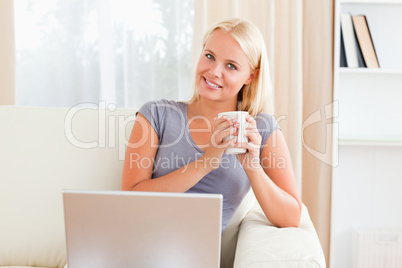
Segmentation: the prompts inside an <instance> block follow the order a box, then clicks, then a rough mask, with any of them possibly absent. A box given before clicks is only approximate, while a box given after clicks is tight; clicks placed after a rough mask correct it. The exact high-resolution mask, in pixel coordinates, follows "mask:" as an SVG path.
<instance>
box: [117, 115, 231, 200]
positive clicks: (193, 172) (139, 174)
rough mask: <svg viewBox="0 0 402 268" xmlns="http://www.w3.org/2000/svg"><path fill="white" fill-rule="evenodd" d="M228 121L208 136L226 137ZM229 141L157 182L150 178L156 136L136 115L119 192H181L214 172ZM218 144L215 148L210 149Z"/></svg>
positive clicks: (219, 138)
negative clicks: (215, 133)
mask: <svg viewBox="0 0 402 268" xmlns="http://www.w3.org/2000/svg"><path fill="white" fill-rule="evenodd" d="M231 125H232V123H231V121H229V120H222V119H218V121H217V122H216V128H215V129H214V131H218V134H217V135H212V136H213V137H214V138H216V139H217V140H222V139H223V137H225V136H227V135H229V133H230V126H231ZM230 142H233V141H232V140H229V141H228V142H226V143H223V144H222V143H220V142H219V141H218V142H217V143H211V142H210V145H209V147H208V149H207V150H206V151H205V153H204V155H203V156H201V157H200V158H199V159H197V160H195V161H194V162H191V163H189V164H188V165H186V166H183V167H182V168H180V169H178V170H176V171H173V172H171V173H169V174H167V175H165V176H162V177H160V178H155V179H151V178H152V169H153V163H154V160H155V155H156V152H157V150H158V144H159V140H158V136H157V134H156V132H155V130H154V129H153V127H152V126H151V124H150V123H149V121H148V120H147V119H146V118H145V117H144V116H143V115H142V114H140V113H138V115H137V118H136V120H135V123H134V127H133V130H132V132H131V135H130V139H129V144H128V146H127V150H126V158H125V161H124V167H123V175H122V190H132V191H161V192H185V191H187V190H188V189H190V188H191V187H193V186H194V185H195V184H196V183H197V182H198V181H200V180H201V179H202V178H203V177H204V176H205V175H207V174H208V173H209V172H210V171H212V170H213V169H216V168H218V166H219V161H220V159H221V157H222V154H223V151H224V150H225V148H226V147H228V146H229V145H230ZM213 144H219V145H220V146H219V148H218V147H216V146H213Z"/></svg>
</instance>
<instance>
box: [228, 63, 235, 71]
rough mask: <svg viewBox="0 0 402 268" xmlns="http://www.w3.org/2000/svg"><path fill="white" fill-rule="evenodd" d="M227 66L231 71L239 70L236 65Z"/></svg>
mask: <svg viewBox="0 0 402 268" xmlns="http://www.w3.org/2000/svg"><path fill="white" fill-rule="evenodd" d="M227 66H228V67H229V69H231V70H237V68H236V66H234V65H233V64H231V63H229V64H228V65H227Z"/></svg>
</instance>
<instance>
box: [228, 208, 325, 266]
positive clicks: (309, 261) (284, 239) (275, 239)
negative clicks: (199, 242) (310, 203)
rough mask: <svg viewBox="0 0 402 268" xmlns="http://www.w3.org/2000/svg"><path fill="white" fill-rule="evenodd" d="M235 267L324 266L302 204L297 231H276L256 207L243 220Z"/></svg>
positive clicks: (294, 229)
mask: <svg viewBox="0 0 402 268" xmlns="http://www.w3.org/2000/svg"><path fill="white" fill-rule="evenodd" d="M234 267H238V268H239V267H241V268H244V267H248V268H250V267H253V268H256V267H298V268H300V267H320V268H324V267H325V258H324V254H323V251H322V248H321V244H320V241H319V239H318V236H317V233H316V231H315V228H314V225H313V223H312V222H311V219H310V215H309V213H308V210H307V207H306V206H305V205H304V204H303V208H302V215H301V220H300V225H299V227H298V228H277V227H275V226H273V224H272V223H270V222H269V221H268V220H267V218H266V217H265V215H264V213H263V211H262V209H261V207H260V206H259V205H258V203H257V204H256V206H255V207H254V208H253V209H252V210H251V211H250V212H249V213H248V214H247V215H246V217H245V218H244V220H243V222H242V224H241V226H240V230H239V236H238V241H237V247H236V255H235V264H234Z"/></svg>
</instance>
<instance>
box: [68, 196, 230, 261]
mask: <svg viewBox="0 0 402 268" xmlns="http://www.w3.org/2000/svg"><path fill="white" fill-rule="evenodd" d="M63 200H64V218H65V228H66V242H67V259H68V266H69V268H80V267H85V268H88V267H113V268H114V267H119V268H124V267H202V268H204V267H219V262H220V246H221V245H220V243H221V241H220V238H221V213H222V195H217V194H185V193H156V192H123V191H64V192H63Z"/></svg>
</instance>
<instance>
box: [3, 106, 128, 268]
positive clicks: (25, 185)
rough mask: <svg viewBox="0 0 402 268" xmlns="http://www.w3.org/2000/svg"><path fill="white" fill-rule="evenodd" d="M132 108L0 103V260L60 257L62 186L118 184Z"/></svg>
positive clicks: (42, 262) (48, 263)
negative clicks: (59, 106)
mask: <svg viewBox="0 0 402 268" xmlns="http://www.w3.org/2000/svg"><path fill="white" fill-rule="evenodd" d="M135 112H136V110H135V109H113V107H112V108H110V109H109V108H107V107H103V108H98V107H93V108H88V107H86V108H83V107H79V106H77V107H73V108H39V107H15V106H0V213H1V214H0V266H3V265H32V266H43V267H63V266H64V265H65V263H66V249H65V237H64V216H63V201H62V190H63V189H84V190H85V189H89V190H120V186H121V172H122V167H123V161H124V153H125V146H126V144H127V143H126V142H127V140H128V137H129V135H130V132H131V129H132V126H133V123H134V119H135Z"/></svg>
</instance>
